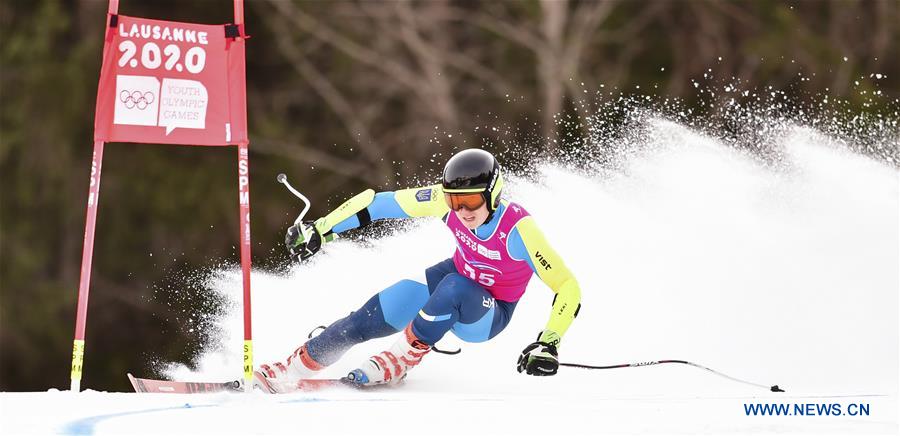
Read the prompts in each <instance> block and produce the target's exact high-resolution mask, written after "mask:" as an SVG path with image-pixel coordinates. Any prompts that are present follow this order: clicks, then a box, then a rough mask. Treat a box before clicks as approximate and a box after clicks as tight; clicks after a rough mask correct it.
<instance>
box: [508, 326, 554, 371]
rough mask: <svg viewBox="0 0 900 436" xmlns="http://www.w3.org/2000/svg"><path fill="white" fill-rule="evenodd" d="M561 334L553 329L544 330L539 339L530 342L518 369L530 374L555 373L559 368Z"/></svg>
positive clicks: (523, 351)
mask: <svg viewBox="0 0 900 436" xmlns="http://www.w3.org/2000/svg"><path fill="white" fill-rule="evenodd" d="M557 346H559V335H558V334H556V332H554V331H552V330H544V331H543V332H541V334H540V335H538V340H537V341H535V342H532V343H531V344H528V346H527V347H525V349H524V350H522V354H520V355H519V360H518V362H517V364H516V370H517V371H519V372H525V373H526V374H528V375H537V376H545V375H555V374H556V371H557V370H559V359H558V357H559V353H558V352H557V350H556V347H557Z"/></svg>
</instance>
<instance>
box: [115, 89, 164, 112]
mask: <svg viewBox="0 0 900 436" xmlns="http://www.w3.org/2000/svg"><path fill="white" fill-rule="evenodd" d="M155 98H156V96H154V95H153V93H152V92H150V91H147V92H141V91H127V90H122V92H120V93H119V101H121V102H122V103H124V104H125V107H126V108H128V109H133V108H135V107H137V108H138V109H139V110H144V109H147V106H149V105H151V104H153V100H154V99H155Z"/></svg>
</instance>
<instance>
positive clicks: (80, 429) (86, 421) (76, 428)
mask: <svg viewBox="0 0 900 436" xmlns="http://www.w3.org/2000/svg"><path fill="white" fill-rule="evenodd" d="M328 401H335V400H327V399H322V398H297V399H291V400H287V401H279V403H282V404H289V403H317V402H328ZM337 401H347V400H337ZM350 401H392V400H385V399H378V398H373V399H359V400H350ZM220 406H221V404H201V405H192V404H191V403H184V405H183V406H174V407H161V408H158V409H144V410H133V411H130V412H121V413H110V414H107V415H97V416H89V417H87V418H81V419H78V420H76V421H72V422H70V423H68V424H66V425H64V426H63V427H62V430H61V431H60V433H61V434H72V435H76V434H77V435H91V434H94V427H95V426H96V425H97V424H99V423H101V422H103V421H106V420H107V419H114V418H121V417H123V416H130V415H141V414H145V413H156V412H166V411H170V410H180V409H199V408H206V407H220Z"/></svg>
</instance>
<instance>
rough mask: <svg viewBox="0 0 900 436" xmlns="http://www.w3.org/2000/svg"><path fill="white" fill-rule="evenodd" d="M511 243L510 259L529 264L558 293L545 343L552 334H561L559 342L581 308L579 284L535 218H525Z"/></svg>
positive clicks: (545, 333) (509, 243) (546, 328)
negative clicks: (524, 261)
mask: <svg viewBox="0 0 900 436" xmlns="http://www.w3.org/2000/svg"><path fill="white" fill-rule="evenodd" d="M507 244H508V247H509V254H510V256H512V257H513V258H516V259H521V260H526V261H528V264H529V265H530V266H531V269H532V270H533V271H534V272H535V274H537V275H538V277H540V278H541V280H542V281H543V282H544V283H546V284H547V286H548V287H549V288H550V289H552V290H553V292H555V293H556V297H554V298H553V309H552V311H551V313H550V320H549V321H548V322H547V325H546V327H545V331H544V334H542V338H541V340H542V341H546V342H552V339H553V338H552V336H553V335H552V333H555V334H556V335H558V338H557V340H558V339H559V338H562V336H563V335H564V334H565V333H566V330H568V329H569V325H571V324H572V320H574V319H575V316H576V315H577V314H578V310H579V309H580V308H581V288H580V287H579V286H578V281H576V280H575V276H573V275H572V272H571V271H569V269H568V268H567V267H566V265H565V263H563V260H562V258H561V257H560V256H559V254H558V253H557V252H556V250H554V249H553V248H552V247H551V246H550V244H549V243H547V240H546V238H545V237H544V234H543V233H542V232H541V231H540V229H538V227H537V224H536V223H535V221H534V218H532V217H530V216H528V217H525V218H522V220H520V221H519V222H518V224H516V227H515V228H514V229H513V231H512V232H511V233H510V235H509V240H508V242H507ZM548 330H549V332H550V333H548V332H547V331H548ZM544 336H547V337H544Z"/></svg>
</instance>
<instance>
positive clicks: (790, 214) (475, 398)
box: [0, 122, 900, 434]
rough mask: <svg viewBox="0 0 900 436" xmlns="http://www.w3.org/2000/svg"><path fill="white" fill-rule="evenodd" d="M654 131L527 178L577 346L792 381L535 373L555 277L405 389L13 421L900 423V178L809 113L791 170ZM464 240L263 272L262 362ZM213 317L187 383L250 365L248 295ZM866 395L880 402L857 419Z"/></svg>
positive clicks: (136, 426)
mask: <svg viewBox="0 0 900 436" xmlns="http://www.w3.org/2000/svg"><path fill="white" fill-rule="evenodd" d="M651 131H652V132H651V133H652V134H651V135H650V138H651V139H649V141H651V142H653V144H650V145H654V146H655V148H654V149H653V150H652V151H645V152H644V153H643V154H640V155H635V156H634V157H632V158H631V159H630V160H628V161H627V162H626V165H624V167H623V168H622V171H616V172H603V171H592V170H587V171H582V172H578V171H572V170H570V169H566V168H562V167H558V166H555V165H551V164H547V165H544V166H542V167H541V171H540V174H539V176H540V177H539V178H538V180H524V179H520V178H512V179H511V180H510V186H509V189H508V195H507V197H508V198H512V199H514V200H515V201H517V202H519V203H521V204H523V205H524V206H525V207H526V209H528V210H529V211H530V212H531V213H532V215H534V216H535V217H536V219H537V221H538V223H539V224H540V225H541V227H542V229H543V230H544V232H545V234H546V235H547V237H548V239H549V240H550V242H551V243H552V244H553V245H554V246H555V248H556V249H557V250H558V251H559V252H560V253H561V254H562V256H563V257H564V258H565V260H566V263H567V264H568V266H569V267H570V268H571V269H572V271H573V272H574V273H575V274H576V276H577V278H578V280H579V282H580V284H581V286H582V292H583V308H582V310H581V313H580V315H579V317H578V319H577V320H576V321H575V323H574V324H573V326H572V328H571V330H570V331H569V333H568V334H567V335H566V336H565V338H564V342H563V345H562V347H561V349H560V359H561V360H562V361H567V362H579V363H588V364H598V365H608V364H617V363H623V362H640V361H648V360H658V359H685V360H690V361H693V362H697V363H700V364H703V365H706V366H709V367H711V368H714V369H716V370H719V371H722V372H724V373H726V374H729V375H732V376H734V377H738V378H742V379H746V380H750V381H753V382H756V383H761V384H766V385H772V384H778V385H779V386H781V387H782V388H784V389H785V390H786V391H787V392H785V393H772V392H768V391H766V390H764V389H759V388H755V387H752V386H747V385H743V384H739V383H735V382H732V381H729V380H727V379H724V378H721V377H718V376H716V375H713V374H710V373H708V372H706V371H702V370H699V369H696V368H692V367H688V366H683V365H660V366H651V367H642V368H626V369H614V370H595V371H590V370H583V369H573V368H563V369H562V370H561V371H560V373H559V374H558V375H557V376H556V377H548V378H536V377H528V376H524V375H520V374H517V373H516V372H515V369H514V365H515V360H516V357H517V356H518V354H519V352H520V351H521V349H522V348H523V347H524V346H525V345H527V344H528V343H530V342H531V341H532V340H534V337H535V336H536V335H537V333H538V332H539V331H540V330H541V329H542V328H543V324H544V322H545V321H546V319H547V317H548V315H549V308H550V301H551V299H552V292H550V291H549V290H548V289H547V288H546V287H545V286H544V285H543V284H542V283H541V282H540V281H538V280H533V281H532V283H531V285H530V288H529V291H528V292H527V293H526V294H525V297H524V298H523V299H522V301H521V302H520V304H519V305H518V308H517V309H516V314H515V316H514V318H513V320H512V322H511V323H510V325H509V327H508V328H507V329H506V331H504V332H503V333H502V334H501V335H499V336H498V337H497V338H495V340H492V341H490V342H488V343H484V344H462V343H460V342H459V341H456V340H455V339H454V338H445V340H444V342H445V343H441V344H440V345H444V346H445V347H446V348H452V347H454V346H461V347H462V349H463V352H462V353H461V354H459V355H457V356H447V355H438V354H434V353H432V354H431V355H428V356H427V357H426V359H425V360H424V361H423V364H422V365H421V366H420V367H418V368H415V369H414V370H413V371H412V372H411V373H410V377H409V379H408V381H407V382H406V384H405V385H404V386H402V387H400V388H398V389H393V390H380V391H369V392H356V391H347V390H342V389H337V390H331V391H322V392H315V393H306V394H294V395H282V396H268V395H263V394H259V393H252V394H224V393H221V394H208V395H190V396H189V395H166V394H153V395H151V394H143V395H140V394H133V393H107V392H95V391H87V392H82V393H79V394H73V393H70V392H65V391H55V390H53V391H50V392H40V393H2V394H0V414H2V421H0V433H3V434H46V433H63V434H160V433H175V434H362V433H366V434H588V433H590V434H596V433H657V434H659V433H682V434H686V433H690V434H693V433H707V434H720V433H897V432H898V404H897V395H898V367H900V363H898V290H900V267H898V266H900V247H898V241H900V235H898V222H900V183H898V172H897V171H896V170H895V169H892V168H890V167H888V166H886V165H883V164H881V163H878V162H875V161H873V160H871V159H869V158H866V157H862V156H859V155H855V154H852V153H849V152H847V151H844V149H843V148H841V147H837V146H834V145H833V144H832V143H831V141H830V140H828V138H825V137H823V136H822V135H820V134H818V133H817V132H815V131H810V130H807V129H794V130H791V131H789V132H788V134H787V135H785V137H784V138H782V139H781V143H782V144H781V145H782V151H783V153H784V157H783V160H782V163H783V164H784V165H782V166H781V167H779V168H778V169H777V170H775V169H771V168H767V167H765V166H762V165H760V164H759V163H758V162H756V161H754V160H753V159H751V158H749V157H747V156H744V155H742V154H741V153H740V152H738V151H736V150H734V149H731V148H727V147H725V146H723V145H721V144H720V143H718V142H717V141H715V140H713V139H709V138H706V137H704V136H702V135H699V134H696V133H694V132H691V131H689V130H688V129H686V128H684V127H682V126H679V125H675V124H671V123H667V122H655V123H653V124H652V126H651ZM452 249H453V242H452V239H451V237H450V235H449V233H448V232H447V231H446V230H445V229H444V228H443V227H442V224H441V223H439V222H437V221H436V220H423V221H421V222H419V223H415V224H412V225H410V226H409V227H407V228H405V229H404V230H402V231H399V232H397V233H395V234H393V235H391V236H386V237H382V238H378V239H373V240H369V241H366V242H363V243H359V242H352V241H348V240H341V241H338V242H335V243H333V244H330V245H328V246H327V247H326V248H325V249H324V250H323V252H322V253H320V254H319V255H317V256H316V258H314V261H313V262H311V263H309V264H307V265H304V266H298V267H295V268H294V269H293V270H292V271H291V272H290V273H289V274H288V275H287V276H275V275H271V274H266V273H262V272H254V276H253V297H254V300H253V319H254V325H253V327H254V352H255V354H254V357H255V360H256V363H257V364H258V363H263V362H268V361H274V360H281V359H283V358H284V357H286V356H287V355H288V354H289V353H290V352H291V351H293V350H294V349H295V348H296V347H297V346H298V345H299V344H301V343H302V341H303V340H304V338H305V337H306V334H307V333H308V332H309V330H310V329H312V328H313V327H315V326H317V325H320V324H327V323H329V322H331V321H332V320H334V319H336V318H338V317H341V316H344V315H346V314H347V313H349V312H350V311H351V310H355V309H356V308H357V307H358V306H359V305H361V304H362V303H363V302H364V301H365V300H366V299H367V298H368V297H369V296H371V295H372V294H373V293H375V292H377V291H378V290H380V289H382V288H383V287H385V286H387V285H390V284H392V283H393V282H395V281H397V280H399V279H402V278H416V277H419V276H420V274H421V273H420V272H421V271H422V270H423V269H424V268H425V267H427V266H429V265H431V264H433V263H436V262H438V261H440V260H442V259H444V258H446V257H447V256H448V255H449V254H451V252H452ZM240 283H241V282H240V274H239V272H238V271H222V272H221V273H220V274H218V275H217V276H216V277H214V279H213V280H212V282H211V283H210V288H211V289H213V290H214V291H215V292H219V293H221V294H222V295H223V296H225V297H226V298H229V299H231V300H233V301H239V296H240V293H241V284H240ZM206 328H207V329H210V332H211V336H212V337H213V338H214V339H215V340H214V341H213V343H211V344H209V347H208V351H207V352H206V353H205V354H203V355H202V356H201V357H200V358H199V360H198V362H197V363H198V370H195V371H190V370H188V369H187V368H185V367H182V366H177V365H176V366H172V367H171V368H169V369H168V371H167V373H168V374H169V376H170V377H172V378H175V379H182V380H222V381H225V380H229V379H234V378H237V377H238V376H239V375H240V371H241V362H240V361H241V357H242V355H241V353H240V349H241V348H240V347H241V343H242V327H241V312H240V307H239V306H237V305H236V304H235V305H234V306H233V307H232V308H231V309H230V310H229V311H228V312H227V313H224V314H222V315H221V316H220V317H219V318H217V319H215V320H214V322H213V323H212V324H211V325H207V326H206ZM392 340H393V338H386V339H382V340H379V341H373V342H371V343H367V344H363V345H360V346H358V347H356V348H354V349H353V350H351V351H350V352H348V353H347V355H346V356H345V358H344V359H342V360H341V361H340V362H339V363H337V364H336V365H334V366H333V367H332V368H329V370H328V373H327V374H326V375H330V376H340V375H342V374H344V373H346V371H348V370H349V369H352V368H353V367H354V366H355V365H356V364H358V363H359V362H361V361H362V360H364V359H365V358H366V357H367V356H368V355H370V354H372V353H374V352H377V351H380V350H381V349H382V348H383V347H385V346H386V344H388V343H389V342H390V341H392ZM88 360H90V356H88ZM136 375H137V376H141V375H142V374H136ZM123 377H124V374H123ZM90 383H91V382H90V380H85V381H84V386H85V387H86V388H90ZM48 388H51V387H49V386H48ZM769 403H778V404H790V405H791V406H790V410H791V412H796V409H795V408H794V406H793V405H795V404H799V405H801V406H799V407H801V408H803V410H807V407H812V409H815V408H817V407H824V406H825V405H831V404H838V405H840V410H841V413H839V414H838V416H821V414H819V413H816V414H815V415H816V416H797V415H796V414H795V415H793V416H752V415H750V416H748V414H747V413H746V408H747V407H749V406H748V405H754V404H769ZM807 404H811V405H812V406H805V405H807ZM858 405H862V406H863V407H864V408H867V409H868V414H863V415H857V416H851V415H850V414H849V413H853V412H855V411H856V410H857V409H859V407H858ZM863 410H864V409H863Z"/></svg>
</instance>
